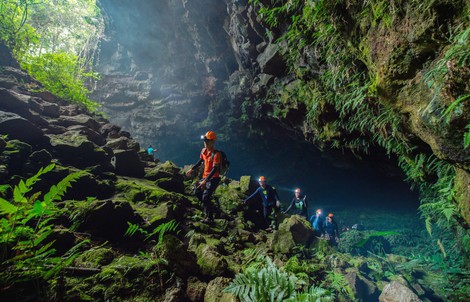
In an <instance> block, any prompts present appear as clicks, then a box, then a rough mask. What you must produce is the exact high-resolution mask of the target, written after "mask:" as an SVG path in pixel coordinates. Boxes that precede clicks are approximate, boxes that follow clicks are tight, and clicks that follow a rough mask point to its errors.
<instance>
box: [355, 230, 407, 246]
mask: <svg viewBox="0 0 470 302" xmlns="http://www.w3.org/2000/svg"><path fill="white" fill-rule="evenodd" d="M398 234H399V233H397V232H394V231H384V232H374V233H369V234H367V235H366V237H365V238H364V239H362V240H361V241H359V242H357V243H356V244H355V246H356V247H358V248H361V247H364V246H365V245H366V244H367V242H369V240H370V239H372V238H374V237H383V236H387V235H398Z"/></svg>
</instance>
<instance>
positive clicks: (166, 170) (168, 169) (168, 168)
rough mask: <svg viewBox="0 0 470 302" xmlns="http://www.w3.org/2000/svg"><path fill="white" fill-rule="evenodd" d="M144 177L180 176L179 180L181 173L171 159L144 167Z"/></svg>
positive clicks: (153, 178) (155, 178) (154, 178)
mask: <svg viewBox="0 0 470 302" xmlns="http://www.w3.org/2000/svg"><path fill="white" fill-rule="evenodd" d="M144 177H145V178H146V179H149V180H157V179H160V178H177V179H179V178H180V177H181V180H182V179H183V175H182V174H181V168H179V167H178V166H176V165H175V164H174V163H172V162H171V161H166V162H164V163H160V164H158V165H157V166H156V167H155V168H151V169H146V171H145V176H144Z"/></svg>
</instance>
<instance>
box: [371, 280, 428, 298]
mask: <svg viewBox="0 0 470 302" xmlns="http://www.w3.org/2000/svg"><path fill="white" fill-rule="evenodd" d="M379 301H380V302H403V301H406V302H422V300H421V299H420V298H419V297H418V296H417V295H416V294H415V293H414V292H412V291H411V289H409V288H408V287H406V286H405V285H403V284H401V283H399V282H397V281H392V282H390V283H388V284H387V285H385V287H384V289H383V290H382V293H381V294H380V296H379Z"/></svg>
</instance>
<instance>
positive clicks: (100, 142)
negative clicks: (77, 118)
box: [67, 125, 106, 146]
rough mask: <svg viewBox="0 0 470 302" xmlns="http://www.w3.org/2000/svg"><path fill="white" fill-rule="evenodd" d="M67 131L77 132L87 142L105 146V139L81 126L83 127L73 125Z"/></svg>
mask: <svg viewBox="0 0 470 302" xmlns="http://www.w3.org/2000/svg"><path fill="white" fill-rule="evenodd" d="M67 130H69V131H79V133H80V134H82V135H85V136H86V137H87V138H88V140H90V141H91V142H93V143H95V144H96V145H98V146H104V145H105V144H106V139H105V138H104V137H103V136H102V135H101V134H99V133H98V132H96V131H94V130H92V129H90V128H88V127H86V126H83V125H74V126H70V127H68V128H67Z"/></svg>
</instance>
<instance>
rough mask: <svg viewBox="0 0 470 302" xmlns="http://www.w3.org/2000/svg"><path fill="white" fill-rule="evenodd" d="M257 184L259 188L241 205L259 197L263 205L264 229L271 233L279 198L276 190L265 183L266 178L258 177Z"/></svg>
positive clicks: (274, 226)
mask: <svg viewBox="0 0 470 302" xmlns="http://www.w3.org/2000/svg"><path fill="white" fill-rule="evenodd" d="M258 182H259V188H258V189H256V191H255V192H254V193H253V194H251V195H250V196H249V197H248V198H246V199H245V200H244V201H243V203H245V204H246V203H247V202H248V201H249V200H251V199H252V198H254V197H255V196H256V195H259V196H260V197H261V202H262V205H263V217H264V227H265V228H266V230H267V231H271V230H273V229H275V228H276V225H275V222H276V219H275V216H276V214H277V211H278V210H279V206H280V204H281V202H280V201H279V196H278V195H277V192H276V190H275V189H274V188H273V187H271V186H270V185H268V184H267V183H266V177H264V176H260V177H259V179H258ZM273 216H274V217H273ZM273 218H274V219H273Z"/></svg>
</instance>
